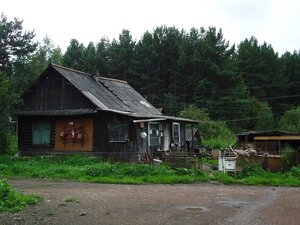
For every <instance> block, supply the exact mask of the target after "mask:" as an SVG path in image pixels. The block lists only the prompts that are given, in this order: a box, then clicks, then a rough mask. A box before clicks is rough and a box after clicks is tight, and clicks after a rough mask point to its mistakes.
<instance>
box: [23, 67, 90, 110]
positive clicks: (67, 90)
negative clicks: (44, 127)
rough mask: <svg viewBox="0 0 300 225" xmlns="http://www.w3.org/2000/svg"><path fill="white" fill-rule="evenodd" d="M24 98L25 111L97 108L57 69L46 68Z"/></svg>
mask: <svg viewBox="0 0 300 225" xmlns="http://www.w3.org/2000/svg"><path fill="white" fill-rule="evenodd" d="M23 98H24V108H23V111H47V110H63V109H80V108H95V106H94V105H93V104H92V103H91V102H90V101H89V100H88V99H87V98H86V97H85V96H84V95H83V94H82V93H81V92H80V91H78V90H77V89H76V88H75V87H74V86H73V85H72V84H71V83H70V82H68V81H67V80H66V79H65V78H64V77H63V76H61V75H60V74H59V73H58V72H56V71H55V70H46V71H45V72H44V73H43V74H42V75H41V76H40V78H39V79H38V81H37V82H36V83H35V85H34V86H33V87H31V90H30V92H28V93H26V94H25V95H24V96H23Z"/></svg>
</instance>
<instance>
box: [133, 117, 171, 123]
mask: <svg viewBox="0 0 300 225" xmlns="http://www.w3.org/2000/svg"><path fill="white" fill-rule="evenodd" d="M165 120H166V119H164V118H152V119H140V120H133V122H134V123H143V122H156V121H165Z"/></svg>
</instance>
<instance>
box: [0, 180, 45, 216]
mask: <svg viewBox="0 0 300 225" xmlns="http://www.w3.org/2000/svg"><path fill="white" fill-rule="evenodd" d="M40 200H41V197H39V196H36V195H24V194H22V193H19V192H17V191H15V190H14V189H13V188H12V187H11V186H10V185H9V184H8V183H7V182H6V180H5V179H0V212H2V211H19V210H21V209H23V208H24V207H26V206H27V205H33V204H36V203H37V202H39V201H40Z"/></svg>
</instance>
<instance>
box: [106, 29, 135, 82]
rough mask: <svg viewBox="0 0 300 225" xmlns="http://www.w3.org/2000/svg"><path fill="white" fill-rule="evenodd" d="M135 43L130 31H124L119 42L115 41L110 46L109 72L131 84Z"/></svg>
mask: <svg viewBox="0 0 300 225" xmlns="http://www.w3.org/2000/svg"><path fill="white" fill-rule="evenodd" d="M134 46H135V42H134V41H133V40H132V36H131V34H130V32H129V30H122V33H121V34H120V35H119V40H118V41H116V40H113V41H112V43H111V45H110V51H109V53H110V54H109V61H108V71H109V73H111V74H112V75H114V76H117V78H119V79H121V80H126V81H128V82H130V81H131V80H132V79H131V77H129V72H130V67H131V59H132V55H133V51H134Z"/></svg>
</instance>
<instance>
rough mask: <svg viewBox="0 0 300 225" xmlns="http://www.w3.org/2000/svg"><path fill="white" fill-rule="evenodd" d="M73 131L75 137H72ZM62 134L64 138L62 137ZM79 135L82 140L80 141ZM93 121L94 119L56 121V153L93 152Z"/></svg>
mask: <svg viewBox="0 0 300 225" xmlns="http://www.w3.org/2000/svg"><path fill="white" fill-rule="evenodd" d="M72 131H74V132H75V137H72ZM61 132H63V133H64V137H61V136H60V134H61ZM79 133H81V134H82V139H79V138H78V136H79ZM92 150H93V120H92V119H58V120H56V131H55V151H74V152H77V151H84V152H86V151H92Z"/></svg>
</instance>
